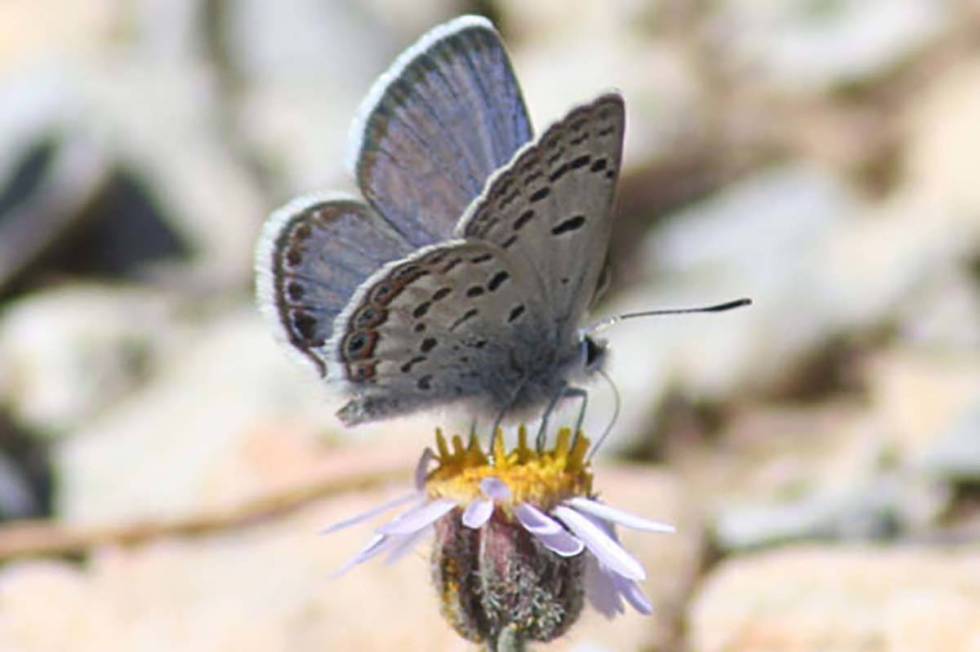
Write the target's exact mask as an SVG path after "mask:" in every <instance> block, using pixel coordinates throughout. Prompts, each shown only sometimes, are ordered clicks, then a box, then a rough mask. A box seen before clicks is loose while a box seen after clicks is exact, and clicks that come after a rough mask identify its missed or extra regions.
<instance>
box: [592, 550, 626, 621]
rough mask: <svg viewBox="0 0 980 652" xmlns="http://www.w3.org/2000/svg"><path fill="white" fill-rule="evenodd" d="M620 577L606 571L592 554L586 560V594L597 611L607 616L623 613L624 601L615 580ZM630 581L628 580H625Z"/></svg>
mask: <svg viewBox="0 0 980 652" xmlns="http://www.w3.org/2000/svg"><path fill="white" fill-rule="evenodd" d="M613 577H618V575H614V574H613V573H606V572H605V571H603V570H602V568H601V567H600V566H599V562H598V561H596V558H595V557H593V556H592V555H588V556H587V559H586V562H585V595H586V597H587V598H588V599H589V602H590V603H591V604H592V606H593V607H594V608H595V610H596V611H598V612H599V613H601V614H602V615H603V616H605V617H606V618H614V617H615V616H616V615H618V614H621V613H623V601H622V599H621V598H620V597H619V589H617V588H616V584H615V582H614V581H613ZM625 581H628V580H625Z"/></svg>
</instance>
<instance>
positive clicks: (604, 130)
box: [599, 127, 616, 136]
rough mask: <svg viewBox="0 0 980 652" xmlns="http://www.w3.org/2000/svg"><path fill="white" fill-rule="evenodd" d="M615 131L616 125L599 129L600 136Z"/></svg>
mask: <svg viewBox="0 0 980 652" xmlns="http://www.w3.org/2000/svg"><path fill="white" fill-rule="evenodd" d="M614 131H616V129H615V128H614V127H606V128H605V129H600V130H599V135H600V136H608V135H609V134H611V133H612V132H614Z"/></svg>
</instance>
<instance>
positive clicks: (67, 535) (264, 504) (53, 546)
mask: <svg viewBox="0 0 980 652" xmlns="http://www.w3.org/2000/svg"><path fill="white" fill-rule="evenodd" d="M405 474H406V470H405V465H404V463H402V462H384V463H379V464H377V465H375V466H372V467H370V468H363V467H362V468H359V469H357V470H354V471H352V472H350V473H347V474H338V473H337V471H336V469H335V468H331V469H330V470H329V473H324V477H318V478H316V479H313V480H311V481H308V482H305V483H300V484H297V485H295V486H292V487H288V488H286V489H283V490H279V491H275V492H270V493H268V494H265V495H262V496H258V497H256V498H253V499H251V500H246V501H244V502H242V503H241V504H238V505H233V506H230V507H227V508H221V509H214V510H207V511H203V512H201V513H199V514H192V515H189V516H184V517H179V518H173V519H148V520H143V521H134V522H130V523H123V524H120V525H109V526H72V525H62V524H58V523H54V522H51V521H18V522H13V523H9V524H7V525H4V526H0V562H3V561H9V560H11V559H17V558H23V557H39V556H51V555H77V554H84V553H86V552H88V551H90V550H92V549H94V548H99V547H102V546H135V545H139V544H142V543H145V542H147V541H150V540H153V539H157V538H161V537H192V536H202V535H207V534H211V533H215V532H221V531H225V530H228V529H233V528H240V527H246V526H249V525H253V524H256V523H259V522H262V521H264V520H267V519H270V518H273V517H276V516H281V515H283V514H286V513H289V512H291V511H293V510H296V509H298V508H300V507H303V506H304V505H307V504H308V503H310V502H313V501H315V500H318V499H321V498H326V497H328V496H334V495H338V494H342V493H346V492H348V491H354V490H358V489H364V488H368V487H374V486H377V485H379V484H382V483H384V482H387V481H389V480H392V479H394V478H396V477H397V478H400V477H404V476H405Z"/></svg>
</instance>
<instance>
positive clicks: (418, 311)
mask: <svg viewBox="0 0 980 652" xmlns="http://www.w3.org/2000/svg"><path fill="white" fill-rule="evenodd" d="M552 231H554V229H552ZM431 307H432V302H431V301H423V302H422V303H420V304H419V305H417V306H415V310H413V311H412V316H413V317H415V318H416V319H419V318H421V317H424V316H425V313H427V312H429V308H431Z"/></svg>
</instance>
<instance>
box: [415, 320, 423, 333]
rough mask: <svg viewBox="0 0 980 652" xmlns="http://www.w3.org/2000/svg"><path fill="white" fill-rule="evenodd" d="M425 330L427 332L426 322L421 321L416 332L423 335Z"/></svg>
mask: <svg viewBox="0 0 980 652" xmlns="http://www.w3.org/2000/svg"><path fill="white" fill-rule="evenodd" d="M424 330H425V322H421V321H420V322H419V323H417V324H415V332H416V333H421V332H422V331H424Z"/></svg>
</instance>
